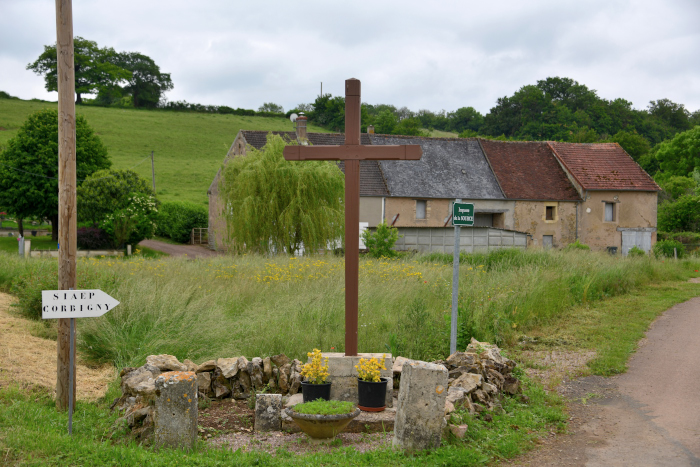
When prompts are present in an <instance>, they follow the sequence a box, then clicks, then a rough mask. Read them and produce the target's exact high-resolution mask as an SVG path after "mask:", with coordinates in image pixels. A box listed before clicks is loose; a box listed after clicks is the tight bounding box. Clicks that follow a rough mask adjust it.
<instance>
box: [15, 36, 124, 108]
mask: <svg viewBox="0 0 700 467" xmlns="http://www.w3.org/2000/svg"><path fill="white" fill-rule="evenodd" d="M73 54H74V66H75V93H76V95H77V99H76V103H77V104H80V103H82V101H83V99H82V95H83V94H93V93H97V92H98V91H100V90H101V89H109V88H113V87H114V86H117V85H118V84H119V83H120V82H123V81H126V80H128V79H130V78H131V73H130V72H129V71H128V70H126V69H124V68H123V67H120V66H119V65H117V64H115V63H114V62H115V61H116V59H117V53H116V52H115V51H114V49H111V48H110V49H108V48H102V49H101V48H99V47H98V46H97V43H96V42H93V41H89V40H87V39H83V38H82V37H76V38H75V39H74V40H73ZM27 70H32V71H33V72H34V73H36V74H38V75H44V81H45V83H46V90H47V91H58V78H57V73H58V68H57V64H56V45H55V44H53V45H45V46H44V52H43V53H42V54H41V55H39V58H37V59H36V60H35V61H34V62H32V63H30V64H28V65H27Z"/></svg>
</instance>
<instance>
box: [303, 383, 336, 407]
mask: <svg viewBox="0 0 700 467" xmlns="http://www.w3.org/2000/svg"><path fill="white" fill-rule="evenodd" d="M301 394H302V396H304V402H311V401H315V400H316V399H323V400H326V401H329V400H331V383H323V384H313V383H309V382H307V381H302V382H301Z"/></svg>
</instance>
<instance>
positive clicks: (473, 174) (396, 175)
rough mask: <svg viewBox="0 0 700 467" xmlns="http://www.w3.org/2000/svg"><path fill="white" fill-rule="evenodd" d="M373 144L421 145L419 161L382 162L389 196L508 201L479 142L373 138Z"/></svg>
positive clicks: (414, 137)
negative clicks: (421, 155) (421, 152)
mask: <svg viewBox="0 0 700 467" xmlns="http://www.w3.org/2000/svg"><path fill="white" fill-rule="evenodd" d="M370 139H371V140H372V144H375V145H388V144H419V145H420V146H421V147H422V148H423V157H422V158H421V160H419V161H379V166H380V167H381V169H382V172H383V173H384V178H385V180H386V183H387V188H388V189H389V193H391V195H390V196H395V197H408V198H465V199H505V197H504V195H503V192H502V191H501V189H500V187H499V186H498V181H497V180H496V177H495V176H494V174H493V172H492V171H491V167H489V164H488V161H487V160H486V157H485V156H484V153H483V151H482V150H481V147H480V146H479V142H478V141H477V140H470V139H461V138H420V137H416V136H394V135H371V136H370Z"/></svg>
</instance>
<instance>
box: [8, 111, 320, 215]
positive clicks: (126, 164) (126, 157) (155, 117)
mask: <svg viewBox="0 0 700 467" xmlns="http://www.w3.org/2000/svg"><path fill="white" fill-rule="evenodd" d="M56 107H57V104H56V103H51V102H38V101H22V100H16V99H0V127H1V128H2V129H3V130H2V131H0V149H1V148H3V147H5V146H7V141H8V140H9V139H10V138H11V137H13V136H14V135H15V134H16V133H17V130H18V129H19V127H20V126H21V125H22V124H23V123H24V121H25V120H26V118H27V116H28V115H29V114H31V113H32V112H35V111H37V110H40V109H43V108H52V109H55V108H56ZM76 112H77V113H78V114H79V115H83V116H84V117H85V118H86V119H87V121H88V123H89V124H90V126H91V127H92V128H93V129H94V130H95V131H96V132H97V134H98V135H100V137H101V138H102V141H103V142H104V144H105V145H106V146H107V150H108V151H109V155H110V157H111V159H112V164H113V168H115V169H132V168H133V170H134V171H135V172H137V173H138V174H139V175H140V176H142V177H143V178H144V179H146V180H148V181H149V182H150V181H151V162H150V158H148V160H144V159H146V158H147V156H149V155H150V153H151V151H155V167H156V190H157V193H158V198H159V199H160V200H161V201H191V202H194V203H197V204H207V202H208V200H207V189H208V188H209V185H210V184H211V182H212V180H213V179H214V176H215V175H216V172H217V170H218V169H219V167H220V166H221V162H222V161H223V159H224V157H225V156H226V153H227V152H228V149H229V147H230V146H231V143H233V139H234V138H235V137H236V134H238V131H239V130H241V129H244V130H263V131H293V129H294V128H293V124H292V123H291V122H290V121H289V120H287V119H285V118H268V117H242V116H236V115H218V114H200V113H188V112H166V111H149V110H133V109H131V110H130V109H113V108H102V107H90V106H77V107H76ZM308 131H315V132H327V130H324V129H322V128H320V127H317V126H314V125H309V128H308ZM136 164H139V165H136ZM134 166H135V167H134Z"/></svg>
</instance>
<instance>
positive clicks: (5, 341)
mask: <svg viewBox="0 0 700 467" xmlns="http://www.w3.org/2000/svg"><path fill="white" fill-rule="evenodd" d="M13 301H14V297H12V296H11V295H7V294H4V293H0V342H1V343H2V344H0V387H3V386H8V385H11V384H19V385H20V386H23V387H27V386H43V387H46V388H49V389H51V390H52V391H55V388H56V342H55V341H52V340H47V339H41V338H39V337H34V336H32V335H31V333H30V329H31V328H32V326H43V324H42V323H36V322H32V321H29V320H26V319H23V318H19V317H16V316H14V315H13V314H12V313H11V312H10V311H9V309H10V304H11V303H12V302H13ZM79 360H80V356H79V355H78V364H77V374H76V379H77V386H76V391H77V398H78V399H80V400H96V399H99V398H100V397H102V396H104V394H105V393H106V392H107V385H108V384H109V382H110V381H111V380H112V379H113V378H114V369H113V368H112V367H111V366H103V367H100V368H90V367H87V366H85V365H82V364H80V361H79Z"/></svg>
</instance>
